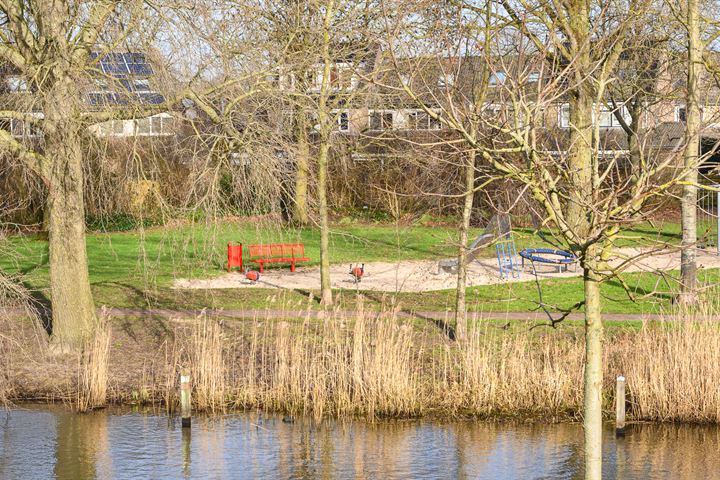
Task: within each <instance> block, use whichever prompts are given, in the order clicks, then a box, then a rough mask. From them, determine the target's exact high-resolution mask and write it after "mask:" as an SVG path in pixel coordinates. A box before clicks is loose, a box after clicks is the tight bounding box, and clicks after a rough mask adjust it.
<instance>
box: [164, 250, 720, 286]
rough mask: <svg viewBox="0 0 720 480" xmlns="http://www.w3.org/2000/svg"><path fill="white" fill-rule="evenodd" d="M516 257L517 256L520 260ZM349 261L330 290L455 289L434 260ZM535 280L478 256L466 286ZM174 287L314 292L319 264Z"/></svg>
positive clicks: (540, 270)
mask: <svg viewBox="0 0 720 480" xmlns="http://www.w3.org/2000/svg"><path fill="white" fill-rule="evenodd" d="M697 259H698V267H699V268H720V256H718V255H717V254H716V252H715V251H712V252H711V251H706V250H698V252H697ZM518 260H519V259H518ZM624 262H628V263H627V267H626V268H625V269H624V271H626V272H642V271H646V272H656V273H657V272H667V271H671V270H678V269H679V268H680V253H679V251H676V250H675V251H669V250H663V251H652V250H649V249H639V248H623V249H618V250H617V257H616V258H615V259H613V260H612V261H611V262H610V263H611V265H612V266H613V267H617V266H620V265H622V264H623V263H624ZM535 266H536V268H537V278H538V279H541V280H543V279H549V278H568V277H577V276H581V275H582V271H581V270H580V269H579V268H577V269H574V267H570V271H567V272H562V273H560V272H558V271H557V268H556V267H555V266H553V265H549V264H539V263H535ZM349 271H350V265H349V264H344V265H331V267H330V281H331V285H332V288H333V289H346V290H355V289H357V290H367V291H378V292H427V291H433V290H448V289H452V288H455V287H456V284H457V277H456V275H455V274H453V273H446V272H443V271H440V272H439V271H438V262H437V260H421V261H402V262H394V263H393V262H373V263H365V275H364V276H363V278H362V281H361V282H359V283H355V282H354V281H353V278H352V276H350V274H349ZM533 280H535V275H534V274H533V273H532V271H531V267H530V264H529V262H526V264H525V270H524V271H523V272H521V274H520V275H519V277H517V278H510V279H502V278H500V273H499V269H498V264H497V259H496V258H495V257H486V258H478V259H477V260H475V261H474V262H472V263H470V265H469V266H468V276H467V286H478V285H492V284H498V283H504V282H528V281H533ZM173 288H176V289H222V288H278V289H292V290H303V289H308V290H317V289H319V288H320V269H319V268H318V267H298V268H297V271H296V272H295V273H292V272H290V269H289V267H288V266H285V265H283V266H282V267H281V268H271V269H269V270H266V271H265V273H263V274H262V275H261V278H260V280H259V281H257V282H250V281H249V280H247V279H246V278H245V276H244V275H243V274H241V273H238V272H233V273H226V274H223V275H220V276H218V277H215V278H209V279H177V280H176V281H175V283H174V285H173Z"/></svg>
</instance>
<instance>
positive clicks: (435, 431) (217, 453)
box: [0, 406, 720, 480]
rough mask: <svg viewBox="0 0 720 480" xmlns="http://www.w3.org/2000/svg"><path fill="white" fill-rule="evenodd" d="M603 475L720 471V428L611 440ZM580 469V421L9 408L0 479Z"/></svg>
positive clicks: (562, 472)
mask: <svg viewBox="0 0 720 480" xmlns="http://www.w3.org/2000/svg"><path fill="white" fill-rule="evenodd" d="M604 452H605V461H604V476H605V477H606V478H618V479H635V478H637V479H655V478H657V479H666V478H667V479H683V478H688V479H694V478H700V479H703V480H711V479H715V478H720V458H719V457H720V455H718V454H719V453H720V428H718V427H700V426H687V425H684V426H683V425H634V426H630V427H629V431H628V434H627V436H626V438H624V439H620V440H615V438H614V433H613V431H612V429H610V428H608V430H607V431H606V435H605V445H604ZM581 476H582V428H581V427H580V426H579V425H568V424H562V425H513V424H505V423H500V424H498V423H485V422H474V421H457V422H448V423H444V422H436V421H397V422H380V423H376V424H368V423H364V422H359V421H357V422H348V423H338V422H327V421H326V422H323V423H320V424H316V423H314V422H312V421H310V420H305V419H298V420H296V421H295V422H294V423H285V422H283V421H282V417H277V416H267V415H264V414H257V413H246V414H238V415H228V416H222V417H201V418H195V419H194V420H193V426H192V432H191V433H189V434H188V433H187V431H185V432H183V431H182V429H181V428H180V426H179V420H178V419H172V418H168V417H166V416H163V415H160V414H153V413H147V412H146V413H140V412H131V411H129V410H109V411H101V412H95V413H90V414H85V415H78V414H72V413H69V412H68V411H65V410H63V409H61V408H56V407H46V406H43V407H38V406H29V407H24V408H19V409H14V410H11V411H9V412H8V413H7V414H6V413H4V412H0V479H3V480H6V479H7V480H14V479H44V478H60V479H73V480H77V479H93V478H98V479H110V478H112V479H126V478H127V479H135V478H143V479H144V478H153V479H166V478H168V479H169V478H202V479H205V478H210V479H213V478H238V479H244V478H252V479H255V478H259V479H262V478H268V479H276V478H279V479H290V478H297V479H313V478H321V479H351V478H357V479H394V478H408V479H434V478H452V479H454V478H473V479H515V478H517V479H533V478H538V479H540V478H544V479H563V478H579V477H581Z"/></svg>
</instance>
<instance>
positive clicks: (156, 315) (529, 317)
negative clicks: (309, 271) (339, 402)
mask: <svg viewBox="0 0 720 480" xmlns="http://www.w3.org/2000/svg"><path fill="white" fill-rule="evenodd" d="M105 311H106V313H107V315H108V316H109V317H111V318H117V319H123V318H144V319H163V320H170V321H179V322H186V321H190V320H195V319H197V318H198V317H199V316H201V315H208V316H210V317H217V318H222V319H230V320H238V321H252V320H266V319H272V320H288V319H293V318H311V319H320V318H323V317H324V316H326V315H332V316H335V317H336V318H353V317H354V316H355V315H357V312H354V311H350V310H333V311H332V312H331V313H327V312H324V311H322V310H268V309H213V310H211V309H205V310H172V309H165V308H151V309H141V308H109V309H106V310H105ZM98 313H100V309H98ZM366 313H372V311H367V312H366ZM25 315H26V311H25V310H22V309H11V308H0V316H2V317H11V316H25ZM397 315H398V317H401V318H419V319H423V320H433V321H444V320H447V321H451V320H452V316H453V313H452V312H437V311H435V312H427V311H409V310H402V311H400V312H398V313H397ZM554 315H559V314H554ZM468 317H469V318H473V317H475V318H478V319H484V320H513V321H527V322H539V321H543V320H548V317H547V315H545V314H544V313H543V312H482V313H473V312H468ZM567 319H568V320H583V319H584V315H583V314H582V313H581V312H577V313H571V314H570V315H569V316H568V317H567ZM703 319H711V320H714V321H720V316H712V317H707V316H704V317H703ZM603 320H605V321H642V320H648V321H667V320H672V317H671V316H666V315H659V314H654V313H604V314H603Z"/></svg>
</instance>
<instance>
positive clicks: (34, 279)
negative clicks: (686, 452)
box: [0, 221, 717, 313]
mask: <svg viewBox="0 0 720 480" xmlns="http://www.w3.org/2000/svg"><path fill="white" fill-rule="evenodd" d="M514 232H515V239H516V244H517V249H518V250H520V249H522V248H525V247H529V246H535V247H537V246H546V245H548V244H547V243H546V242H545V241H543V240H542V239H541V238H539V237H538V236H536V235H533V232H532V230H531V229H523V228H519V229H515V230H514ZM480 233H481V230H480V229H473V231H472V236H473V237H474V236H476V235H478V234H480ZM456 236H457V233H456V230H455V228H454V227H453V226H451V225H447V226H442V225H441V226H425V225H410V226H395V225H392V224H374V223H366V224H360V225H335V226H334V227H333V235H332V237H331V248H330V261H331V262H332V263H351V262H360V261H362V262H373V261H399V260H420V259H431V258H442V257H452V256H454V255H455V254H456V248H457V247H456V244H455V242H456V240H455V239H456ZM679 237H680V229H679V225H678V224H675V223H666V224H664V225H663V226H662V227H661V228H659V229H658V228H655V227H653V226H651V225H649V224H644V225H641V226H639V227H638V228H636V229H633V230H631V231H629V232H626V233H625V234H624V235H623V236H622V238H620V240H619V241H618V244H619V246H628V245H642V244H648V243H652V242H661V243H664V242H667V243H676V242H677V241H678V239H679ZM228 241H233V242H242V243H245V244H250V243H261V242H264V243H280V242H303V243H304V244H305V247H306V254H307V256H308V257H310V258H311V259H312V261H311V262H309V264H310V265H317V264H318V263H319V262H318V261H319V256H320V255H319V253H320V252H319V244H320V239H319V232H318V231H317V230H316V229H310V228H302V229H296V228H287V227H283V226H278V225H273V224H268V223H267V222H265V223H251V222H248V221H245V222H240V223H231V224H223V225H214V224H213V225H198V224H196V225H184V226H163V227H155V228H150V229H147V230H144V231H135V232H126V233H94V234H88V236H87V250H88V257H89V269H90V281H91V284H92V287H93V291H94V293H95V296H96V301H97V303H98V305H103V304H104V305H111V306H124V307H136V308H137V307H144V306H158V307H165V308H203V307H226V308H275V307H274V306H273V305H275V306H279V305H283V304H288V305H291V306H295V305H305V304H307V298H306V295H305V293H302V294H301V293H297V292H284V293H279V292H278V291H276V290H264V289H253V290H241V291H236V290H234V291H218V290H216V291H205V292H203V291H195V292H187V291H183V292H176V291H173V290H171V289H170V288H169V286H170V285H171V283H172V281H173V280H174V279H175V278H178V277H185V278H188V277H190V278H204V277H210V276H214V275H219V274H221V273H222V272H223V271H224V270H223V268H224V264H225V258H226V253H225V249H226V245H227V242H228ZM0 252H2V253H3V255H0V270H2V271H3V272H4V273H5V274H11V275H12V274H20V276H19V278H21V279H22V281H23V282H24V283H25V285H26V286H27V287H29V288H33V289H39V290H43V289H46V288H47V284H48V265H47V262H48V255H47V242H46V241H43V240H41V239H38V238H37V237H34V236H13V237H9V238H7V239H5V240H4V241H3V243H0ZM483 254H485V255H494V248H493V247H492V246H491V247H488V248H486V249H485V251H484V252H483ZM281 268H287V267H286V266H283V267H281ZM713 275H715V274H713ZM715 277H717V275H715ZM715 277H713V278H715ZM625 278H626V279H628V281H629V283H630V284H631V285H632V286H633V288H636V289H637V293H638V294H640V295H644V294H646V293H648V292H650V291H655V290H657V289H658V288H659V289H660V290H664V291H666V292H667V290H668V288H667V286H665V285H659V287H656V286H655V282H656V281H657V277H654V276H650V275H642V274H628V275H626V276H625ZM528 279H529V280H532V277H530V276H528ZM542 292H543V296H544V300H545V302H546V303H548V304H551V305H555V306H558V307H561V308H567V307H569V306H571V305H573V304H575V303H576V302H579V301H580V300H581V299H582V282H581V280H580V279H579V278H570V279H557V280H547V281H543V282H542ZM603 293H604V295H605V296H606V298H605V301H604V309H605V311H607V312H618V313H623V312H633V313H634V312H642V311H647V309H648V308H652V309H655V308H657V306H658V305H661V306H662V305H664V304H667V303H668V302H669V298H670V296H669V295H667V294H666V295H659V296H654V297H653V298H652V299H650V300H652V301H650V300H647V299H646V300H644V301H643V302H641V303H638V304H636V303H633V302H632V301H630V300H629V299H627V296H626V295H625V293H624V291H623V290H622V288H621V287H620V286H619V285H618V284H617V283H613V282H610V283H608V284H606V285H605V286H604V287H603ZM345 297H346V298H347V300H346V303H347V305H348V306H350V305H351V303H352V302H353V301H354V300H353V299H354V296H353V295H351V294H347V295H345ZM394 301H399V302H400V304H401V305H403V306H404V307H405V308H408V309H413V310H418V311H421V310H445V309H448V308H451V307H452V305H453V302H454V292H453V291H439V292H426V293H421V294H420V293H415V294H412V293H402V294H399V295H397V297H396V298H395V300H394ZM367 302H369V305H370V306H371V307H372V306H373V305H379V304H381V303H383V302H385V303H388V302H391V299H390V298H389V297H387V296H385V297H383V296H378V295H372V294H368V295H367ZM468 303H469V306H470V308H472V309H474V310H478V311H482V310H485V311H528V310H530V309H533V308H536V307H537V304H538V291H537V287H536V285H535V284H534V282H527V283H516V284H509V285H502V284H501V285H491V286H483V287H472V288H469V289H468Z"/></svg>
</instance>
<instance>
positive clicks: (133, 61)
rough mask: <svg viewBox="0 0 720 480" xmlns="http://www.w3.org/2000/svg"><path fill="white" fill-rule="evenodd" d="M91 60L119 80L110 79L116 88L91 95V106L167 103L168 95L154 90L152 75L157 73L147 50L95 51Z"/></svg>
mask: <svg viewBox="0 0 720 480" xmlns="http://www.w3.org/2000/svg"><path fill="white" fill-rule="evenodd" d="M90 59H91V60H93V61H95V60H97V61H98V63H99V68H100V70H101V71H102V72H103V73H104V74H105V75H107V76H110V77H113V78H115V79H116V81H115V82H108V83H111V85H110V86H109V88H110V89H112V90H115V91H104V92H93V93H90V94H88V101H89V103H90V105H127V104H129V103H132V102H137V103H140V104H145V105H159V104H161V103H163V102H165V97H163V96H162V95H161V94H159V93H157V92H153V91H151V90H150V82H149V81H148V77H150V76H151V75H152V74H153V69H152V66H151V65H150V63H148V61H147V58H146V56H145V54H144V53H137V52H123V53H119V52H108V53H105V54H100V53H98V52H91V53H90ZM118 83H119V85H118ZM107 88H108V86H107V84H106V86H105V89H107ZM131 92H132V93H131Z"/></svg>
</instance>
